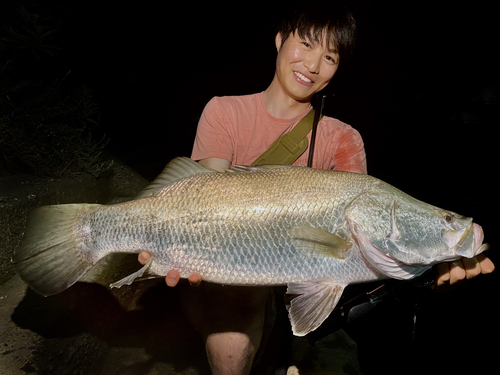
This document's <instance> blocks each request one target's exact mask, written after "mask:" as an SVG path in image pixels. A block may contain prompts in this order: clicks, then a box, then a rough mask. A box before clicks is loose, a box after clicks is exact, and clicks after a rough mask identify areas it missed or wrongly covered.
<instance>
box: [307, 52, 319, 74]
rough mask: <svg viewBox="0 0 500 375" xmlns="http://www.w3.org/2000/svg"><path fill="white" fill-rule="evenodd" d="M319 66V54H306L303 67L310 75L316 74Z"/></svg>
mask: <svg viewBox="0 0 500 375" xmlns="http://www.w3.org/2000/svg"><path fill="white" fill-rule="evenodd" d="M320 65H321V54H320V53H315V52H311V53H308V54H307V57H306V58H305V59H304V66H305V67H306V68H307V69H308V70H309V72H310V73H313V74H318V73H319V68H320Z"/></svg>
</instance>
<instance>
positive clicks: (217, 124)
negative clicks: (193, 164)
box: [191, 98, 233, 161]
mask: <svg viewBox="0 0 500 375" xmlns="http://www.w3.org/2000/svg"><path fill="white" fill-rule="evenodd" d="M225 117H226V116H224V112H223V110H222V108H221V106H220V104H219V102H218V98H212V100H210V101H209V102H208V103H207V105H206V106H205V109H204V110H203V113H202V114H201V117H200V121H199V122H198V128H197V130H196V137H195V140H194V145H193V151H192V153H191V159H193V160H196V161H198V160H202V159H207V158H219V159H225V160H229V161H231V160H232V158H233V146H232V143H231V137H230V134H229V129H228V126H227V125H228V124H227V120H226V118H225Z"/></svg>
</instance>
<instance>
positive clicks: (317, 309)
mask: <svg viewBox="0 0 500 375" xmlns="http://www.w3.org/2000/svg"><path fill="white" fill-rule="evenodd" d="M344 288H345V285H340V284H335V283H331V282H328V281H324V282H311V283H304V284H293V283H291V284H288V289H287V294H298V297H295V298H294V299H292V301H291V302H290V307H289V309H288V316H289V318H290V323H291V325H292V331H293V334H294V335H295V336H305V335H307V334H308V333H309V332H311V331H314V330H315V329H316V328H318V327H319V326H320V325H321V323H323V321H324V320H325V319H326V318H328V316H329V315H330V313H331V312H332V311H333V309H334V308H335V306H336V305H337V303H338V301H339V299H340V297H341V296H342V292H343V291H344Z"/></svg>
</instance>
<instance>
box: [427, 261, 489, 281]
mask: <svg viewBox="0 0 500 375" xmlns="http://www.w3.org/2000/svg"><path fill="white" fill-rule="evenodd" d="M494 270H495V265H494V264H493V262H492V261H491V260H490V259H489V258H487V257H485V256H484V255H483V254H479V255H478V256H477V257H474V258H471V259H468V258H461V259H459V260H456V261H454V262H450V263H440V264H438V265H436V267H435V272H436V277H435V280H436V286H438V287H439V286H443V285H445V284H449V285H454V284H456V283H458V282H459V281H462V280H464V279H467V280H470V279H472V278H474V277H476V276H478V275H479V274H488V273H491V272H493V271H494Z"/></svg>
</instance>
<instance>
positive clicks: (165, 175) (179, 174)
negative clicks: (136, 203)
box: [134, 157, 216, 199]
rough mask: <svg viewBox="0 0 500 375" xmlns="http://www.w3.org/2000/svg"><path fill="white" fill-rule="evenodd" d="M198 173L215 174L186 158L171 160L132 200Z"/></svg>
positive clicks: (213, 171) (147, 195) (144, 196)
mask: <svg viewBox="0 0 500 375" xmlns="http://www.w3.org/2000/svg"><path fill="white" fill-rule="evenodd" d="M199 173H216V171H215V170H213V169H210V168H207V167H204V166H203V165H201V164H200V163H198V162H196V161H194V160H191V159H189V158H186V157H178V158H175V159H172V160H171V161H170V162H169V163H168V164H167V166H166V167H165V169H164V170H163V171H162V172H161V173H160V174H159V175H158V177H156V178H155V179H154V181H153V182H151V183H150V184H149V185H148V186H146V187H145V188H144V189H142V190H141V191H140V192H139V193H138V194H137V195H136V196H135V197H134V199H140V198H146V197H149V196H150V195H151V194H153V192H154V191H156V190H158V189H161V188H163V187H165V186H167V185H170V184H171V183H173V182H175V181H179V180H182V179H183V178H187V177H191V176H194V175H196V174H199Z"/></svg>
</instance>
